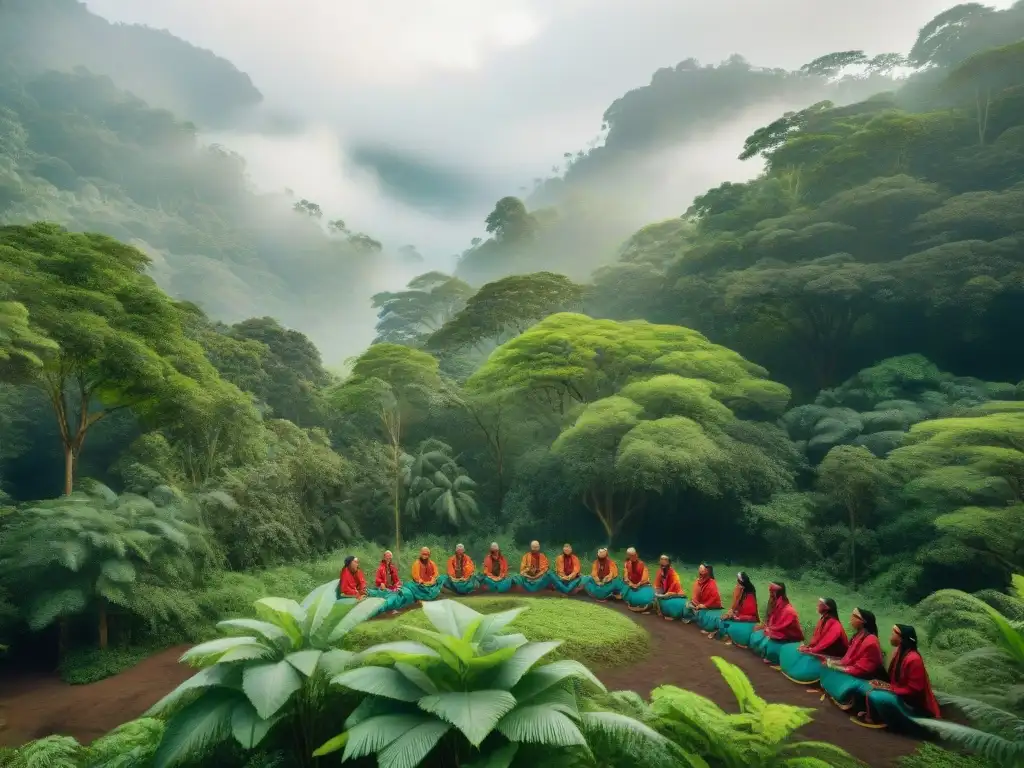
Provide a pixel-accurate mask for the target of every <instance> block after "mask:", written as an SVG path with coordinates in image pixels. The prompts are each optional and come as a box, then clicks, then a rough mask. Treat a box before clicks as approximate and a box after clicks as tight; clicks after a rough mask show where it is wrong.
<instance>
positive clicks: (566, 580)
mask: <svg viewBox="0 0 1024 768" xmlns="http://www.w3.org/2000/svg"><path fill="white" fill-rule="evenodd" d="M551 585H552V586H553V587H554V588H555V591H557V592H561V593H562V594H563V595H572V594H575V593H576V592H578V591H579V589H580V559H579V558H578V557H576V555H574V554H573V553H572V547H571V546H570V545H568V544H566V545H565V546H563V547H562V554H560V555H559V556H558V557H556V558H555V576H554V578H553V579H551Z"/></svg>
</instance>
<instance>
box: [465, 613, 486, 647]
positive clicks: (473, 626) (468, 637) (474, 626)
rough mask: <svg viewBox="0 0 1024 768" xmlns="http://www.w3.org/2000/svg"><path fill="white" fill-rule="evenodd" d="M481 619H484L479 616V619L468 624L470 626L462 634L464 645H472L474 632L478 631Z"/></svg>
mask: <svg viewBox="0 0 1024 768" xmlns="http://www.w3.org/2000/svg"><path fill="white" fill-rule="evenodd" d="M483 619H484V617H483V616H481V617H480V618H478V619H475V620H474V621H472V622H471V623H470V625H469V626H468V627H466V631H465V632H463V633H462V641H463V642H465V643H472V642H474V639H473V638H475V637H476V632H477V630H478V629H480V624H481V623H482V622H483Z"/></svg>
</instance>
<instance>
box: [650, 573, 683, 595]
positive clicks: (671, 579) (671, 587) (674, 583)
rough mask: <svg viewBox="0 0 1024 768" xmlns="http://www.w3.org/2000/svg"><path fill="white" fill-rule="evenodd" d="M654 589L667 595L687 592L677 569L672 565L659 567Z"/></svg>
mask: <svg viewBox="0 0 1024 768" xmlns="http://www.w3.org/2000/svg"><path fill="white" fill-rule="evenodd" d="M654 590H655V591H656V592H661V593H662V594H665V595H684V594H685V593H684V592H683V585H682V584H681V583H680V582H679V576H678V574H676V569H675V568H673V567H671V566H669V567H668V568H659V569H658V575H657V576H655V577H654Z"/></svg>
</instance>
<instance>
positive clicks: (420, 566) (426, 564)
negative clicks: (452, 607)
mask: <svg viewBox="0 0 1024 768" xmlns="http://www.w3.org/2000/svg"><path fill="white" fill-rule="evenodd" d="M442 587H444V577H443V576H442V575H441V574H440V572H439V571H438V570H437V565H436V564H435V563H434V561H433V560H431V559H430V550H429V549H428V548H427V547H423V549H421V550H420V556H419V557H418V558H416V560H415V561H414V562H413V564H412V584H410V585H409V591H410V593H411V594H412V597H413V599H414V600H419V601H421V602H422V601H423V600H437V597H438V595H440V594H441V588H442Z"/></svg>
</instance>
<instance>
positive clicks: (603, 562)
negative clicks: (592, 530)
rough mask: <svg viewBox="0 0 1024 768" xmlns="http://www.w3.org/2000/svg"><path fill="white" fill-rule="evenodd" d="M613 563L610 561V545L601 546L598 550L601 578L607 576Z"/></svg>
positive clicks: (599, 575)
mask: <svg viewBox="0 0 1024 768" xmlns="http://www.w3.org/2000/svg"><path fill="white" fill-rule="evenodd" d="M611 569H612V567H611V564H610V563H609V562H608V547H601V548H600V549H599V550H597V575H598V577H599V578H601V579H603V578H605V577H606V576H607V575H608V573H609V572H610V571H611Z"/></svg>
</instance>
